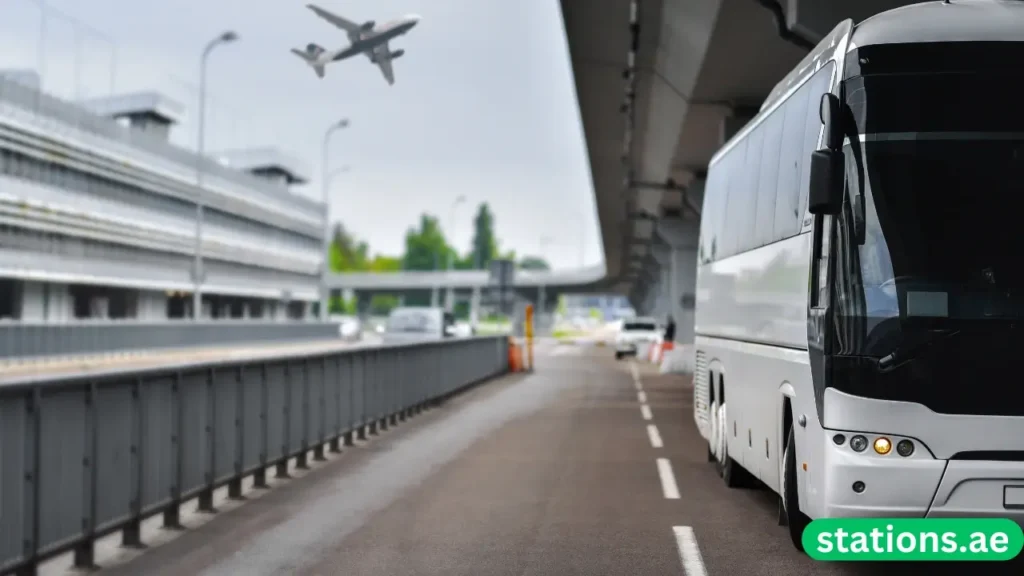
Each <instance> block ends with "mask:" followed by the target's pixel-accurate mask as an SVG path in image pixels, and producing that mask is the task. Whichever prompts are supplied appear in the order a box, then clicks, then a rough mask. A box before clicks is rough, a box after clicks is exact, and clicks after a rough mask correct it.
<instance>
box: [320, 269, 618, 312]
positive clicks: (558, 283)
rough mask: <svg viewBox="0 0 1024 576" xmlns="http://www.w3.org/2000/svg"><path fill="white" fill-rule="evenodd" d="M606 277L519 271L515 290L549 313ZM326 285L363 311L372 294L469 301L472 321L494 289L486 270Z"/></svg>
mask: <svg viewBox="0 0 1024 576" xmlns="http://www.w3.org/2000/svg"><path fill="white" fill-rule="evenodd" d="M606 275H607V272H606V270H605V266H604V265H603V264H601V265H597V266H586V267H582V268H576V269H567V270H516V273H515V276H514V277H513V283H512V289H513V290H514V291H515V293H516V294H517V295H519V296H521V297H523V298H525V299H527V300H530V301H532V302H534V303H535V304H536V306H537V308H538V309H539V310H541V311H547V310H548V309H550V308H551V307H552V306H553V305H554V304H555V303H556V302H557V295H558V294H559V293H561V292H564V291H566V290H567V289H570V288H571V289H572V290H573V291H582V290H587V289H588V288H592V287H595V286H598V285H600V282H601V280H603V279H604V278H605V276H606ZM327 284H328V288H329V290H330V291H331V293H332V295H337V293H338V292H340V291H342V290H352V291H354V292H355V294H356V299H357V302H358V303H359V307H360V309H361V310H363V309H367V308H368V307H369V299H368V298H366V296H370V295H372V294H395V295H400V296H408V295H412V294H424V293H429V294H430V295H431V302H432V304H433V305H435V306H437V305H441V304H442V303H444V304H445V305H448V304H454V302H452V301H451V300H468V301H469V304H470V316H471V318H473V319H475V318H477V317H478V313H479V309H480V306H481V301H482V299H483V298H484V297H485V296H486V294H485V292H486V289H487V288H489V287H492V286H493V284H492V283H491V277H490V273H489V272H488V271H486V270H453V271H436V272H435V271H401V272H348V273H344V274H332V275H331V276H330V277H329V279H328V282H327ZM442 298H444V300H443V302H442Z"/></svg>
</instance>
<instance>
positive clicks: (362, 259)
mask: <svg viewBox="0 0 1024 576" xmlns="http://www.w3.org/2000/svg"><path fill="white" fill-rule="evenodd" d="M369 253H370V247H369V245H367V243H366V242H357V241H356V239H355V238H353V237H352V235H351V234H349V233H348V231H347V230H345V225H344V224H342V223H341V222H338V223H337V224H335V225H334V233H333V234H332V236H331V244H330V247H329V250H328V263H329V264H330V267H331V270H333V271H334V272H357V271H363V270H366V269H367V268H368V267H369Z"/></svg>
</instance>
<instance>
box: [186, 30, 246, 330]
mask: <svg viewBox="0 0 1024 576" xmlns="http://www.w3.org/2000/svg"><path fill="white" fill-rule="evenodd" d="M235 40H238V34H236V33H235V32H232V31H230V30H228V31H226V32H223V33H222V34H221V35H220V36H217V37H216V38H214V39H213V40H210V42H208V43H207V44H206V47H205V48H203V55H202V57H201V58H200V59H199V128H198V132H199V134H198V136H197V140H198V143H197V144H196V250H195V260H194V262H193V266H192V268H193V269H192V276H193V282H194V283H195V286H194V288H193V290H192V320H193V321H195V322H198V321H199V320H200V318H201V317H202V315H203V276H204V274H203V208H204V206H203V203H204V201H205V200H204V198H203V162H204V161H205V160H206V158H205V154H206V150H205V147H206V142H205V136H206V61H207V60H208V59H209V57H210V53H211V52H213V49H214V48H216V47H217V46H220V45H221V44H230V43H231V42H234V41H235Z"/></svg>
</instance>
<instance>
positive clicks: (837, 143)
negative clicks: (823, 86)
mask: <svg viewBox="0 0 1024 576" xmlns="http://www.w3.org/2000/svg"><path fill="white" fill-rule="evenodd" d="M818 117H819V118H820V119H821V125H822V126H824V127H825V147H826V148H828V149H829V150H841V149H842V147H843V113H842V104H841V103H840V102H839V98H838V97H837V96H836V95H835V94H831V93H829V92H826V93H824V94H822V95H821V103H819V105H818Z"/></svg>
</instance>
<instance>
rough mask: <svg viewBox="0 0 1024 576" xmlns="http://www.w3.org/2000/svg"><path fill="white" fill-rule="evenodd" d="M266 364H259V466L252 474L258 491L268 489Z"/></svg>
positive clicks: (268, 423) (253, 483) (268, 425)
mask: <svg viewBox="0 0 1024 576" xmlns="http://www.w3.org/2000/svg"><path fill="white" fill-rule="evenodd" d="M268 410H269V408H268V407H267V363H266V362H261V363H260V427H259V434H260V466H259V468H257V469H256V471H255V472H253V474H252V486H253V488H256V489H259V490H266V489H268V488H270V486H269V485H268V484H267V451H269V450H270V447H269V446H268V444H269V443H270V441H269V428H270V421H269V419H268V417H267V414H268Z"/></svg>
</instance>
